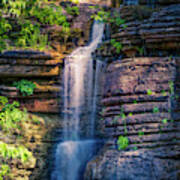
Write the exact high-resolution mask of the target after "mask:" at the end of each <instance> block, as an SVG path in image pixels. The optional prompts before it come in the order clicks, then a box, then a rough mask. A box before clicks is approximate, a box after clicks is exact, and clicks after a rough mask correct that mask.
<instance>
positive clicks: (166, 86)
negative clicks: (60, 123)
mask: <svg viewBox="0 0 180 180" xmlns="http://www.w3.org/2000/svg"><path fill="white" fill-rule="evenodd" d="M179 62H180V58H173V59H170V58H160V57H157V58H134V59H123V60H122V61H115V62H114V63H111V64H110V65H109V66H108V68H107V71H106V81H105V87H104V88H105V89H104V99H103V100H102V103H103V105H104V108H103V111H102V116H103V122H104V135H105V136H106V138H107V139H108V141H107V142H106V144H105V146H104V148H103V149H102V150H101V152H100V153H99V155H98V156H97V157H96V158H94V160H92V161H91V162H90V163H89V164H88V166H87V171H86V174H85V179H107V180H108V179H132V180H134V179H138V180H139V179H143V180H144V179H147V180H148V179H151V178H152V179H172V180H174V179H178V178H179V177H180V176H179V173H180V166H179V165H180V162H179V160H178V158H179V157H180V146H179V145H180V131H179V128H180V123H179V119H180V114H179V96H178V94H179V90H178V89H179V88H178V86H179V85H178V84H179V80H178V74H179ZM119 136H124V137H127V138H128V140H129V145H128V147H127V148H126V150H121V151H118V150H117V148H118V144H117V140H118V137H119Z"/></svg>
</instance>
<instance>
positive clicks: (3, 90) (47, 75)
mask: <svg viewBox="0 0 180 180" xmlns="http://www.w3.org/2000/svg"><path fill="white" fill-rule="evenodd" d="M61 65H62V59H60V58H59V57H53V56H52V55H50V54H45V53H40V52H35V51H34V52H33V51H11V52H6V53H4V54H1V55H0V76H1V79H0V95H1V96H6V97H8V98H9V99H10V100H18V101H19V102H20V103H21V105H22V107H26V108H27V110H28V111H30V112H42V113H47V112H49V113H58V112H59V104H60V103H59V98H58V97H59V95H60V90H61V86H60V82H61V80H60V74H61ZM22 79H27V80H30V81H32V82H34V83H35V84H36V89H35V92H34V94H33V95H31V96H23V95H22V94H21V93H20V91H19V90H18V89H17V88H16V87H15V86H13V83H14V82H17V81H19V80H22Z"/></svg>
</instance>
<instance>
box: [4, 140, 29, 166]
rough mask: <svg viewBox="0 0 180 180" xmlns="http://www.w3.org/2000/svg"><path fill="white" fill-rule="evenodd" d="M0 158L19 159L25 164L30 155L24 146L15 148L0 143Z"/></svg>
mask: <svg viewBox="0 0 180 180" xmlns="http://www.w3.org/2000/svg"><path fill="white" fill-rule="evenodd" d="M0 156H1V157H3V158H4V159H7V160H8V159H20V160H21V162H22V163H26V162H27V161H28V160H30V159H31V158H32V153H31V152H30V151H28V149H27V148H25V147H24V146H18V147H15V146H13V145H9V144H6V143H4V142H1V141H0Z"/></svg>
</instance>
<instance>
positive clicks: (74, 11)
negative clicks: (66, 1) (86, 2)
mask: <svg viewBox="0 0 180 180" xmlns="http://www.w3.org/2000/svg"><path fill="white" fill-rule="evenodd" d="M66 12H67V13H68V14H70V15H73V16H77V15H79V8H78V7H77V6H72V7H71V6H68V7H67V8H66Z"/></svg>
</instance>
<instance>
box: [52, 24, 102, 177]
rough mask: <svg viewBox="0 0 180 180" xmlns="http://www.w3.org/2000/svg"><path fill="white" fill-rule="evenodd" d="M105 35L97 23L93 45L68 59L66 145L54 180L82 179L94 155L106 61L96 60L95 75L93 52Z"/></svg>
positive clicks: (60, 151)
mask: <svg viewBox="0 0 180 180" xmlns="http://www.w3.org/2000/svg"><path fill="white" fill-rule="evenodd" d="M103 32H104V25H103V24H102V23H98V22H94V25H93V30H92V38H91V43H90V44H89V45H88V46H86V47H80V48H78V49H76V50H75V51H74V52H73V53H72V54H71V55H70V56H68V57H67V58H66V60H65V67H64V110H63V113H64V121H63V122H64V126H63V127H64V128H63V142H61V143H59V144H58V146H57V149H56V154H55V170H54V171H53V173H52V176H51V180H79V179H81V176H80V175H81V172H82V169H83V167H84V165H85V163H86V162H87V160H88V159H89V158H90V157H91V155H92V153H93V149H94V148H93V146H94V144H95V140H93V137H94V124H95V116H96V102H97V95H98V82H99V80H98V78H99V77H100V73H101V70H100V69H101V68H102V62H100V61H96V71H95V72H94V68H93V58H92V52H94V51H95V49H96V48H97V46H98V44H99V43H100V42H101V40H102V37H103ZM85 115H86V116H85ZM83 116H85V117H86V118H85V120H84V119H83V118H82V117H83ZM84 124H85V125H84ZM83 136H85V137H86V140H84V138H83ZM81 139H83V140H81Z"/></svg>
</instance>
